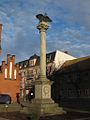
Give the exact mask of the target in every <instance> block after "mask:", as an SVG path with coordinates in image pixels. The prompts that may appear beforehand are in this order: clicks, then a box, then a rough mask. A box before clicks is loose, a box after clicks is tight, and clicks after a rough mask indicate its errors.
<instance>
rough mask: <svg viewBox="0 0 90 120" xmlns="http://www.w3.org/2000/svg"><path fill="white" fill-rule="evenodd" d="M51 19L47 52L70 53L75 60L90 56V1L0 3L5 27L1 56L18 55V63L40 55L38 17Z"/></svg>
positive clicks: (9, 0)
mask: <svg viewBox="0 0 90 120" xmlns="http://www.w3.org/2000/svg"><path fill="white" fill-rule="evenodd" d="M39 13H42V14H44V13H47V14H48V16H49V17H50V18H51V19H52V21H53V22H52V23H50V24H49V29H48V30H47V33H46V35H47V37H46V42H47V52H51V51H54V50H57V49H58V50H61V51H68V52H69V53H70V54H71V55H72V56H75V57H83V56H88V55H90V0H0V22H1V23H2V24H3V33H2V55H1V56H0V61H1V60H5V59H6V55H7V54H8V53H10V54H14V55H16V62H19V61H22V60H25V59H28V58H29V57H30V56H31V55H33V54H34V53H36V54H39V51H40V49H39V48H40V38H39V31H38V30H37V29H36V26H37V24H38V19H36V17H35V16H36V15H37V14H39Z"/></svg>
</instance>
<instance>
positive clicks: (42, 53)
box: [40, 30, 46, 77]
mask: <svg viewBox="0 0 90 120" xmlns="http://www.w3.org/2000/svg"><path fill="white" fill-rule="evenodd" d="M40 76H41V77H46V33H45V30H40Z"/></svg>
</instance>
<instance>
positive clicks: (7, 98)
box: [0, 94, 11, 104]
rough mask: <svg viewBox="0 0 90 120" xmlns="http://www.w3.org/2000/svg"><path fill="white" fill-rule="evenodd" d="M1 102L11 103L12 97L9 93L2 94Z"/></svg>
mask: <svg viewBox="0 0 90 120" xmlns="http://www.w3.org/2000/svg"><path fill="white" fill-rule="evenodd" d="M0 104H11V97H10V96H9V95H8V94H0Z"/></svg>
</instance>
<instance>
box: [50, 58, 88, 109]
mask: <svg viewBox="0 0 90 120" xmlns="http://www.w3.org/2000/svg"><path fill="white" fill-rule="evenodd" d="M51 79H52V80H54V85H53V93H55V94H53V95H52V96H53V98H54V100H55V101H56V102H58V103H59V104H61V103H60V102H61V101H62V102H63V104H64V106H70V105H72V106H74V107H75V106H80V105H81V104H83V107H85V106H84V105H86V104H88V102H89V101H90V56H88V57H83V58H78V59H74V60H69V61H66V62H65V63H64V64H63V65H62V67H61V68H60V69H58V70H57V71H55V73H54V74H53V75H52V76H51ZM77 104H78V105H77ZM81 106H82V105H81ZM81 106H80V107H81ZM88 106H89V107H90V102H89V104H88Z"/></svg>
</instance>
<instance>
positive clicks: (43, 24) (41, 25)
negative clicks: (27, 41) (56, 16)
mask: <svg viewBox="0 0 90 120" xmlns="http://www.w3.org/2000/svg"><path fill="white" fill-rule="evenodd" d="M37 29H38V30H39V31H40V32H41V31H44V32H45V31H46V30H47V29H48V24H47V23H46V22H44V21H42V22H40V23H39V24H38V25H37Z"/></svg>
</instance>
